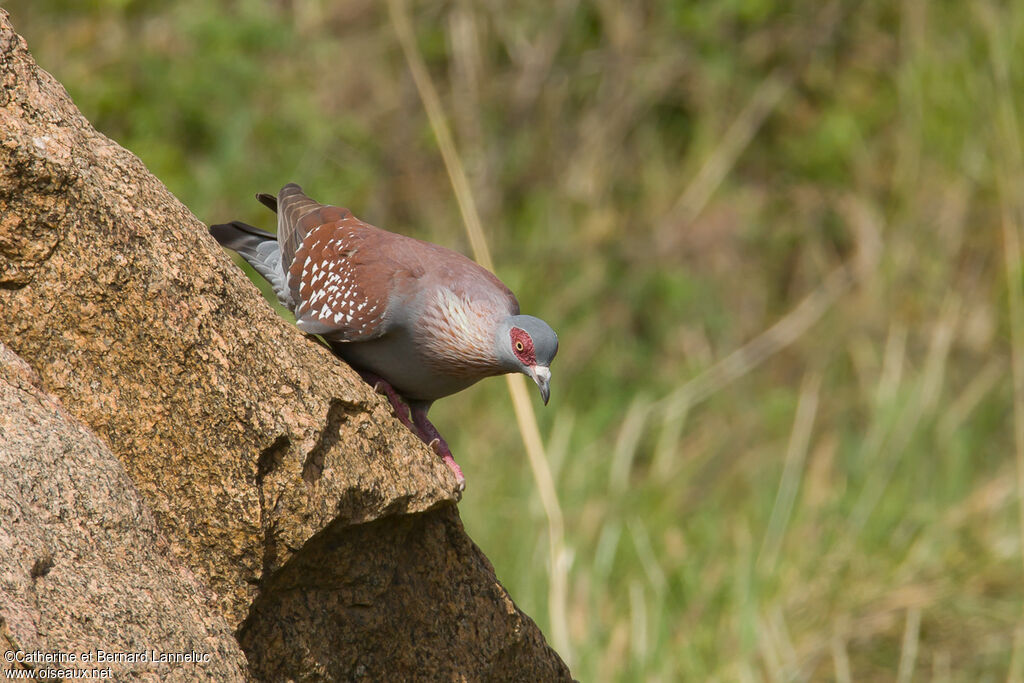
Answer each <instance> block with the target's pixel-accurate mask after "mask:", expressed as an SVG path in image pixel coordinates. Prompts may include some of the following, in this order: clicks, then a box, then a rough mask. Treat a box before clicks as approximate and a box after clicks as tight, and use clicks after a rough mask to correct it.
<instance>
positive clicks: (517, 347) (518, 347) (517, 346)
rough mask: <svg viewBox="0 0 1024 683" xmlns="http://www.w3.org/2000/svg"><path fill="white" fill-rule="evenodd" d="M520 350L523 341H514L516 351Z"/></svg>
mask: <svg viewBox="0 0 1024 683" xmlns="http://www.w3.org/2000/svg"><path fill="white" fill-rule="evenodd" d="M522 350H523V342H519V341H517V342H516V351H522Z"/></svg>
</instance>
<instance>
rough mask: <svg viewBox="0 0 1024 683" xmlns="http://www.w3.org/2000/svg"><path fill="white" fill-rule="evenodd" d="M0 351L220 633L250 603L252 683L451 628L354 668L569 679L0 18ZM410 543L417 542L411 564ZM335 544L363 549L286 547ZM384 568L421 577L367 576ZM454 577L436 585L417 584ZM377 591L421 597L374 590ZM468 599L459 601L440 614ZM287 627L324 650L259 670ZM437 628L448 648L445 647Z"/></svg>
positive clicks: (407, 445) (243, 292)
mask: <svg viewBox="0 0 1024 683" xmlns="http://www.w3.org/2000/svg"><path fill="white" fill-rule="evenodd" d="M0 341H3V342H6V343H7V344H8V345H10V346H11V347H12V348H13V349H14V350H15V351H16V352H17V353H18V355H20V356H21V357H22V358H24V359H25V360H26V361H28V363H29V364H30V365H31V366H32V367H33V368H34V369H35V370H36V372H38V373H39V376H40V377H41V382H42V386H43V387H44V388H45V389H46V390H47V391H48V392H50V393H52V394H54V395H55V396H57V397H58V398H59V400H60V401H61V402H62V403H63V404H64V405H65V406H66V407H67V409H68V410H69V411H70V412H71V413H73V414H74V415H75V416H76V417H77V418H78V419H79V420H81V421H82V422H84V423H85V424H86V425H88V426H89V427H90V428H91V429H92V430H93V431H94V432H95V433H96V434H97V435H98V436H99V437H100V438H102V439H103V441H105V442H106V444H107V445H108V446H109V447H110V450H111V451H112V452H113V453H114V455H116V456H117V458H118V459H119V460H120V461H121V462H122V463H123V465H124V467H125V469H126V470H127V472H128V474H129V476H130V477H131V479H132V480H133V482H134V484H135V486H136V488H137V489H138V491H139V492H140V493H141V495H142V497H143V499H144V500H145V501H146V503H147V504H148V505H149V506H150V507H151V509H152V511H153V514H154V517H155V520H156V523H157V525H158V527H159V528H160V530H161V531H162V532H163V534H164V536H165V538H166V539H167V541H168V543H169V544H170V549H171V551H172V553H173V555H174V556H175V557H177V558H179V559H180V560H181V561H182V562H183V563H184V564H185V565H186V566H188V567H189V568H190V569H191V570H192V571H193V572H194V573H195V575H196V576H197V577H198V578H199V579H200V580H202V581H203V582H204V583H205V584H206V585H207V586H209V587H210V588H211V589H212V591H213V593H214V595H215V603H216V610H217V612H218V613H219V614H220V615H221V616H223V618H225V619H226V620H227V622H228V623H229V624H231V625H232V626H238V625H240V624H241V623H242V621H243V620H245V619H246V617H247V616H249V612H250V607H251V606H252V605H253V602H254V600H256V601H257V607H258V608H257V609H254V610H253V612H252V615H251V616H249V618H248V621H247V622H246V629H245V634H246V637H245V638H244V639H243V644H244V645H245V648H246V650H247V652H248V654H249V656H250V660H251V661H252V663H253V666H254V669H253V671H254V673H255V674H256V675H257V676H266V677H268V678H274V677H276V675H277V673H276V672H278V671H281V670H284V669H282V667H285V668H286V669H287V670H288V671H289V672H290V673H289V675H291V676H294V677H296V678H304V677H307V676H315V675H316V674H317V672H321V671H331V672H340V671H347V670H348V669H346V666H347V664H346V663H347V662H355V661H362V660H359V657H358V655H359V652H362V651H363V650H364V649H368V650H370V651H378V650H379V651H383V650H382V649H381V648H384V647H385V643H386V644H387V647H394V646H395V644H396V643H398V644H401V643H402V642H403V640H402V639H404V638H406V637H408V634H409V632H408V629H407V628H406V625H407V624H409V623H426V622H430V621H431V620H434V621H435V622H436V621H437V620H441V621H442V622H443V620H446V619H456V618H457V619H459V620H461V621H460V622H459V624H455V623H448V624H446V623H438V625H437V627H436V628H433V629H430V630H429V631H427V632H425V633H422V632H417V633H416V634H415V637H416V639H417V644H416V647H415V648H413V649H414V650H415V651H420V649H423V648H426V650H429V651H430V652H431V653H433V654H432V659H431V661H432V662H434V663H433V664H432V665H431V666H432V667H433V668H429V669H420V668H418V666H414V664H413V663H411V661H410V660H409V659H408V658H404V659H396V660H395V663H394V666H395V668H394V669H393V670H391V671H388V672H387V673H385V668H386V667H387V666H388V664H387V661H386V660H385V659H383V658H376V659H373V660H372V661H370V663H369V664H368V665H366V666H368V667H369V668H364V669H363V670H364V671H368V672H369V674H370V675H372V676H374V677H380V678H385V677H386V678H399V679H401V678H403V677H408V676H409V675H413V674H415V675H422V676H427V677H434V678H452V677H458V678H468V679H476V678H482V677H487V676H489V675H491V674H492V673H494V672H498V671H499V669H498V668H496V667H499V666H500V665H501V664H500V662H502V661H513V660H514V661H515V662H518V663H519V668H520V669H522V670H524V671H529V670H537V667H538V666H540V667H542V668H543V669H544V670H547V671H552V672H558V676H561V677H567V676H568V672H567V671H566V669H565V667H564V664H562V662H561V660H559V659H558V657H557V655H555V654H554V653H553V652H552V651H551V650H550V649H549V648H547V646H546V645H545V644H544V641H543V638H542V636H541V635H540V634H539V632H538V631H537V628H536V626H535V625H534V624H533V622H532V621H530V620H529V618H528V617H526V616H525V615H523V614H522V613H521V612H519V611H518V609H516V608H515V607H514V605H512V603H511V601H510V600H509V598H508V596H507V595H506V594H505V592H504V590H503V589H502V588H501V586H500V585H499V584H498V583H497V580H496V579H495V577H494V573H493V570H492V568H491V567H490V565H489V563H487V562H486V560H485V558H483V556H482V555H481V554H480V553H479V551H478V550H477V549H476V548H475V547H474V546H473V545H472V543H471V542H470V541H469V540H468V539H467V538H466V537H465V533H464V531H463V530H462V527H461V526H460V525H459V524H458V522H457V512H456V511H455V508H454V502H455V500H456V494H455V481H454V478H453V477H452V475H451V473H450V471H449V470H448V469H447V468H446V467H445V466H444V464H443V463H442V462H441V461H440V459H438V458H437V457H436V456H434V455H433V453H431V452H430V451H429V450H428V449H427V448H426V447H424V446H423V445H422V444H421V443H419V442H418V441H417V440H416V439H415V438H414V437H413V436H412V435H411V434H410V433H409V432H408V431H407V430H405V429H404V428H403V427H402V426H401V425H400V424H399V423H398V422H397V421H395V420H394V419H393V418H392V417H391V416H390V411H389V409H388V407H387V404H386V403H385V402H383V401H382V400H381V399H380V397H378V396H376V395H375V394H373V392H372V391H371V390H370V389H369V388H368V387H367V386H366V385H364V384H363V383H362V382H361V381H360V380H359V378H358V376H357V375H356V374H355V373H354V372H352V371H351V369H350V368H348V367H347V366H346V365H344V364H343V363H341V362H340V361H338V360H337V359H335V358H334V357H333V356H332V355H331V354H330V353H329V352H328V351H327V350H326V349H325V348H323V347H322V346H320V345H318V344H316V343H314V342H313V341H311V340H309V339H306V338H305V337H303V336H302V335H301V334H300V333H299V332H298V331H297V330H295V329H294V328H293V327H292V326H290V325H288V324H287V323H285V322H284V321H282V320H280V319H279V318H278V317H277V316H276V315H275V314H274V313H273V311H272V310H271V309H270V307H269V306H268V305H267V304H266V302H265V301H264V300H263V299H262V298H261V297H260V295H259V293H258V292H257V290H256V289H255V288H254V287H253V286H252V285H251V284H250V283H249V281H248V280H246V278H245V277H244V276H243V275H242V274H241V272H240V271H239V270H238V268H236V267H235V266H234V264H233V263H232V262H231V261H230V259H229V258H228V257H227V256H226V255H225V254H224V252H223V251H222V250H221V249H220V248H219V247H218V246H217V245H216V243H215V242H214V241H213V240H212V239H211V238H210V237H209V235H208V234H207V231H206V227H205V226H204V225H203V224H202V223H201V222H200V221H198V220H197V219H196V218H195V217H194V216H192V214H191V213H189V211H188V209H186V208H185V207H184V206H183V205H182V204H181V203H180V202H179V201H178V200H177V199H175V198H174V197H173V196H172V195H171V194H170V193H169V192H168V191H167V190H166V188H164V187H163V185H161V184H160V182H159V181H158V180H156V179H155V178H154V177H153V176H152V175H151V174H150V173H149V172H148V171H147V170H146V169H145V167H144V166H143V164H142V163H141V162H140V161H139V160H138V159H137V158H136V157H135V156H134V155H132V154H131V153H129V152H127V151H126V150H124V149H122V148H121V147H119V146H118V145H117V144H115V143H114V142H112V141H111V140H109V139H107V138H105V137H104V136H103V135H101V134H99V133H97V132H96V131H95V130H94V129H93V128H92V127H91V126H90V125H89V123H88V121H86V120H85V118H84V117H83V116H82V115H81V114H80V113H79V112H78V110H77V109H76V108H75V107H74V105H73V104H72V103H71V101H70V99H69V98H68V96H67V93H66V92H65V91H64V89H63V88H62V87H61V86H60V84H59V83H57V82H56V81H55V80H54V79H53V78H52V77H51V76H50V75H49V74H47V73H46V72H44V71H42V70H41V69H39V68H38V67H37V66H36V65H35V63H34V62H33V60H32V58H31V56H30V55H29V53H28V51H27V48H26V45H25V43H24V41H23V40H22V39H21V38H20V37H19V36H18V35H17V34H16V33H15V32H14V30H13V28H12V27H11V25H10V23H9V21H8V19H7V16H6V13H4V12H3V11H2V10H0ZM0 476H3V475H0ZM412 513H422V514H419V515H417V516H416V517H415V520H416V521H415V522H413V521H411V520H410V519H408V518H407V517H405V516H404V515H407V514H412ZM371 522H372V524H368V523H371ZM410 524H415V525H417V527H416V528H417V529H418V531H417V533H418V534H421V535H423V536H424V537H425V538H432V539H437V542H436V543H415V544H410V543H409V542H408V534H407V533H406V532H404V531H403V530H405V529H407V528H408V525H410ZM352 525H359V526H357V527H353V526H352ZM349 528H351V529H358V530H359V531H358V532H356V531H353V532H352V533H357V534H360V535H361V536H359V537H360V538H364V540H365V542H364V543H360V544H351V543H344V542H343V543H340V544H339V545H338V546H337V547H335V548H332V549H327V550H325V549H324V548H322V547H320V546H319V545H318V543H312V546H313V550H309V549H307V547H306V546H307V545H310V544H309V543H307V542H309V541H310V540H311V539H313V540H314V541H316V540H317V539H320V538H323V537H326V536H330V537H332V538H334V537H338V538H342V539H344V538H347V537H349V536H347V534H346V529H349ZM366 530H371V531H370V533H371V534H372V538H369V537H365V536H362V534H366V533H367V531H366ZM328 550H329V551H330V552H328ZM342 552H343V553H344V557H342V556H341V555H339V553H342ZM311 553H312V555H311ZM331 553H333V555H332V554H331ZM311 557H313V558H317V560H316V561H311V559H310V558H311ZM398 558H400V559H401V561H402V562H406V563H410V564H412V565H417V566H420V567H423V568H426V569H424V570H423V571H422V572H409V571H408V570H407V569H406V570H403V571H400V572H397V573H393V574H391V575H390V578H389V576H382V575H379V574H377V573H376V572H377V570H379V569H381V568H385V569H386V568H387V567H394V566H395V565H394V562H395V561H396V560H397V559H398ZM327 561H331V562H342V561H343V562H344V563H346V566H348V567H349V568H350V570H351V571H352V573H351V574H350V575H348V579H347V580H348V581H349V582H350V583H347V584H345V586H340V585H337V586H336V587H337V589H338V590H337V591H333V592H332V591H328V592H331V593H332V595H333V597H332V598H331V599H330V600H328V601H326V602H323V601H322V600H321V599H320V598H321V597H322V594H321V592H322V591H323V590H324V586H325V585H335V584H330V583H329V581H328V580H327V579H325V578H324V575H325V567H323V566H322V565H320V564H318V562H327ZM453 567H454V568H456V569H457V575H458V576H459V577H462V578H459V579H458V580H457V581H449V580H446V577H444V576H441V575H440V574H438V572H444V571H449V570H451V569H452V568H453ZM327 574H328V575H329V576H331V577H335V578H337V574H332V573H330V572H327ZM278 577H287V578H286V579H285V578H280V579H279V578H278ZM390 580H399V581H401V582H402V583H403V585H404V586H405V589H406V590H407V591H408V592H409V594H418V595H429V596H430V598H429V599H427V598H424V599H420V600H416V601H414V602H411V603H408V604H403V603H402V602H401V601H397V600H395V599H393V598H392V597H391V596H389V595H387V594H380V593H375V592H374V591H375V590H376V587H378V586H379V585H381V584H382V582H383V583H387V582H388V581H390ZM470 585H471V586H475V587H476V589H479V593H477V594H474V595H473V596H472V600H471V601H469V603H468V604H465V605H462V606H461V607H460V608H459V609H457V610H453V609H448V603H450V602H459V601H464V600H465V594H464V593H465V587H466V586H470ZM484 587H486V590H484ZM476 589H474V590H476ZM277 591H285V593H281V594H278V593H277ZM460 591H461V592H460ZM351 595H357V596H359V597H358V600H359V601H364V600H365V599H367V598H366V596H367V595H377V600H378V601H377V602H376V603H374V605H373V610H375V611H376V613H377V614H378V615H380V619H378V620H377V621H374V622H373V623H372V625H369V624H368V622H367V621H365V620H352V619H349V618H347V617H345V616H344V615H342V613H341V612H339V611H338V610H343V611H344V610H348V609H352V606H353V605H355V606H356V607H358V608H365V607H366V605H365V604H364V603H363V602H358V601H357V602H355V603H350V602H348V597H346V596H351ZM312 596H317V598H316V599H313V597H312ZM285 608H287V615H285V614H284V612H283V611H282V610H284V609H285ZM495 615H501V616H500V618H499V617H497V616H495ZM285 618H287V620H288V623H287V624H286V625H280V627H278V625H276V624H275V622H276V621H277V620H282V619H285ZM495 619H497V621H495ZM432 623H433V622H432ZM475 623H481V624H484V623H486V624H489V626H487V627H486V628H480V629H474V628H473V624H475ZM304 624H308V625H310V628H311V629H315V631H316V632H317V633H318V634H320V635H321V637H323V638H325V639H327V641H328V642H330V643H332V644H334V645H336V648H337V649H330V648H321V649H320V650H318V651H317V654H316V655H313V654H310V653H306V654H305V655H303V658H302V659H301V661H296V663H294V664H292V663H288V664H287V665H286V664H283V663H282V662H280V661H277V659H274V661H271V659H268V657H270V658H276V657H284V654H283V653H282V654H278V655H269V654H267V653H268V652H271V651H273V652H280V648H278V649H274V648H275V647H276V646H273V647H272V645H273V644H270V643H266V642H262V641H261V637H263V636H261V635H260V634H266V637H271V636H270V634H273V633H275V632H281V629H284V630H285V631H287V630H288V629H293V630H298V631H301V630H302V628H303V625H304ZM499 626H500V627H499ZM454 629H457V630H459V632H460V633H462V632H465V633H466V634H468V637H466V636H464V637H462V639H461V640H460V641H459V642H453V641H452V640H451V639H450V638H449V637H448V636H449V635H450V634H451V633H454V632H455V630H454ZM378 641H379V642H378ZM375 643H376V645H375ZM479 653H491V654H484V655H480V654H479ZM510 658H511V659H510ZM368 661H369V660H368ZM381 667H383V668H381ZM512 668H515V667H512ZM509 670H511V669H509ZM403 672H404V673H403ZM353 675H354V674H353Z"/></svg>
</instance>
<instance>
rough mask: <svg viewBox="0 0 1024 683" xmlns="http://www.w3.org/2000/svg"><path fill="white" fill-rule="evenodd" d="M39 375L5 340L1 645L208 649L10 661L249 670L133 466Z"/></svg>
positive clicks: (65, 649) (142, 672) (218, 677)
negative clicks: (141, 656) (177, 554)
mask: <svg viewBox="0 0 1024 683" xmlns="http://www.w3.org/2000/svg"><path fill="white" fill-rule="evenodd" d="M36 382H38V379H37V378H35V377H34V373H33V372H32V370H31V369H30V368H29V367H28V365H26V364H25V362H24V361H22V360H21V359H19V358H18V357H17V356H15V355H14V354H13V353H12V352H11V351H10V350H9V349H7V348H6V347H5V346H4V345H3V344H0V472H3V475H2V476H0V520H3V524H0V651H2V652H4V653H6V652H15V653H17V652H19V651H20V652H22V653H26V654H28V655H29V656H31V655H32V654H33V653H36V652H44V653H62V654H69V653H73V654H75V655H80V654H81V653H83V652H87V653H96V652H98V651H103V652H108V653H136V652H146V653H150V652H153V651H156V652H159V653H161V654H165V653H166V654H170V653H179V652H180V653H190V652H196V653H199V654H200V655H201V656H205V657H208V658H209V661H204V662H202V663H176V664H166V663H157V662H154V661H152V660H154V659H157V657H152V656H150V655H149V654H147V656H146V658H147V659H148V660H149V661H146V662H137V663H103V662H70V663H67V662H65V663H51V664H47V663H40V662H35V663H33V662H29V663H27V664H26V663H21V662H7V661H6V658H0V668H4V669H17V668H35V669H47V668H49V669H67V668H79V669H87V670H91V669H93V668H97V669H106V668H110V669H111V673H112V674H113V675H114V676H115V677H116V678H117V679H119V680H124V679H133V678H140V677H143V678H144V677H146V676H147V675H148V676H149V677H150V678H151V679H152V678H153V677H154V675H156V676H158V677H159V678H161V679H164V680H179V681H191V680H211V681H244V680H246V676H245V672H246V660H245V656H244V655H243V654H242V650H241V648H239V646H238V643H237V642H236V641H235V638H234V636H233V634H232V632H231V629H230V628H229V627H228V624H227V622H226V621H225V620H224V619H223V617H221V616H219V615H217V614H216V612H215V611H214V610H211V609H210V606H211V603H212V602H213V595H212V593H211V592H210V591H209V590H208V589H206V588H204V587H203V586H202V585H201V584H200V583H199V581H197V580H196V578H195V577H194V576H193V575H192V573H191V572H189V571H188V570H187V569H185V568H184V567H182V566H181V564H180V563H179V562H178V561H177V560H176V559H174V558H173V557H171V556H170V554H169V552H168V548H167V544H166V542H164V541H163V539H162V538H161V537H160V535H159V532H158V531H157V526H156V522H155V521H154V519H153V515H152V513H151V512H150V511H149V509H148V508H147V507H146V504H145V503H144V502H143V500H142V497H141V496H140V495H139V493H138V491H137V490H136V489H135V486H134V485H133V484H132V482H131V480H130V479H129V478H128V475H127V474H126V473H125V471H124V467H123V466H122V465H121V463H120V462H119V461H118V460H117V458H115V457H114V455H113V453H111V452H110V449H109V448H107V446H106V445H105V444H104V443H103V442H102V441H100V440H99V439H98V438H97V437H96V436H95V435H94V434H92V433H91V432H90V431H89V430H88V429H87V428H86V427H85V426H83V425H82V424H81V423H79V422H78V421H77V420H76V419H75V418H73V417H72V416H71V415H70V414H68V413H67V411H65V410H64V409H63V408H62V407H61V405H60V404H59V403H58V402H57V401H55V400H54V399H53V398H52V397H50V396H48V395H46V394H45V393H44V392H43V391H42V390H41V389H40V388H39V387H38V386H37V384H36ZM18 659H19V660H22V659H24V657H18Z"/></svg>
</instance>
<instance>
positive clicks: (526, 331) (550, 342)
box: [497, 315, 558, 405]
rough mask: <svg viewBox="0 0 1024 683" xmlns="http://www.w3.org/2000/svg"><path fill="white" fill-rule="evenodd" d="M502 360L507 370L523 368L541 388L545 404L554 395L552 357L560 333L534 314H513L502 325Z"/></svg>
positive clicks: (499, 337) (500, 340)
mask: <svg viewBox="0 0 1024 683" xmlns="http://www.w3.org/2000/svg"><path fill="white" fill-rule="evenodd" d="M497 344H498V360H499V361H500V362H501V367H502V368H503V369H505V370H506V371H507V372H521V373H523V374H524V375H526V376H527V377H529V378H530V379H532V380H533V381H534V382H536V383H537V387H538V388H539V389H540V396H541V398H542V399H544V405H547V403H548V397H549V396H550V395H551V388H550V386H549V384H550V382H551V361H553V360H554V359H555V354H556V353H558V335H556V334H555V331H554V330H553V329H551V326H550V325H548V324H547V323H546V322H544V321H543V320H541V319H540V318H534V317H533V316H532V315H512V316H509V317H508V318H505V320H503V321H502V322H501V324H500V325H499V326H498V338H497Z"/></svg>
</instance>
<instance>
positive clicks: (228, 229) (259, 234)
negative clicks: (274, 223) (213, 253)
mask: <svg viewBox="0 0 1024 683" xmlns="http://www.w3.org/2000/svg"><path fill="white" fill-rule="evenodd" d="M210 234H211V235H213V239H215V240H217V241H218V242H219V243H220V245H221V246H223V247H227V248H228V249H232V250H234V251H237V252H238V253H242V249H243V248H244V247H246V246H251V245H253V244H254V243H257V244H258V243H259V242H265V241H267V240H275V241H276V240H277V235H275V234H273V233H270V232H267V231H266V230H260V229H259V228H257V227H254V226H252V225H249V224H248V223H243V222H242V221H231V222H230V223H221V224H220V225H211V226H210ZM254 238H255V239H254Z"/></svg>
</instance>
